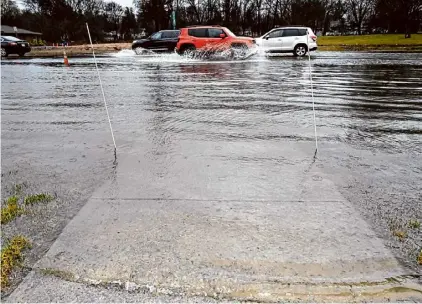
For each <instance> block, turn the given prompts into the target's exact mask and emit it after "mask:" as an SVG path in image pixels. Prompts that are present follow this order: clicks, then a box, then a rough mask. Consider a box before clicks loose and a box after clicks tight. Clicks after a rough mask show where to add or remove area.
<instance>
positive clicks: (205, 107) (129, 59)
mask: <svg viewBox="0 0 422 304" xmlns="http://www.w3.org/2000/svg"><path fill="white" fill-rule="evenodd" d="M98 61H99V68H100V71H101V77H102V81H103V85H104V91H105V96H106V99H107V101H108V103H109V110H110V116H111V119H112V123H113V126H114V128H115V132H116V140H117V144H118V145H126V144H129V145H136V143H135V142H136V141H139V140H143V138H145V137H148V136H163V137H169V138H171V137H174V136H179V137H184V138H190V139H192V140H197V139H201V140H202V139H207V140H215V141H219V140H224V141H225V140H233V141H235V140H236V139H240V138H241V139H248V140H255V141H262V142H263V143H264V142H265V141H273V140H298V141H312V140H313V131H314V129H313V116H312V99H311V90H310V82H309V67H308V61H307V59H296V58H292V57H290V56H288V57H287V56H286V57H282V58H265V57H253V58H251V59H250V60H247V61H237V62H236V61H213V62H206V61H194V60H193V61H189V60H186V59H183V58H180V57H178V56H177V55H174V54H172V55H157V56H148V57H140V56H134V55H133V53H132V52H131V51H123V52H121V53H119V54H116V55H114V56H110V57H100V58H98ZM70 63H71V67H70V68H66V67H64V66H63V65H62V60H61V59H31V60H5V61H3V62H2V111H3V114H2V121H3V122H2V124H3V125H2V126H3V130H4V131H6V132H8V131H12V130H17V129H22V128H27V129H28V130H30V131H31V132H42V131H45V132H47V131H49V130H56V131H57V130H58V129H63V130H64V131H66V132H68V131H69V130H87V131H94V130H97V131H103V130H104V129H107V127H108V126H107V124H105V123H104V122H105V120H106V116H105V111H104V108H103V101H102V97H101V93H100V89H99V83H98V79H97V75H96V73H95V70H94V65H93V62H92V59H91V58H72V59H71V62H70ZM311 63H312V75H313V81H314V95H315V109H316V120H317V129H318V135H319V137H320V140H321V142H327V141H328V142H345V143H347V144H350V145H352V146H354V147H359V148H363V149H365V148H375V149H381V150H384V151H389V152H407V153H411V152H412V153H419V152H420V147H421V143H422V137H421V132H422V129H421V119H422V113H421V110H422V100H421V96H422V87H421V78H422V61H421V55H420V54H366V53H355V54H347V53H318V54H317V55H315V56H313V58H312V61H311ZM156 128H159V130H157V129H156ZM158 132H161V133H162V134H158ZM108 141H109V138H104V143H107V142H108Z"/></svg>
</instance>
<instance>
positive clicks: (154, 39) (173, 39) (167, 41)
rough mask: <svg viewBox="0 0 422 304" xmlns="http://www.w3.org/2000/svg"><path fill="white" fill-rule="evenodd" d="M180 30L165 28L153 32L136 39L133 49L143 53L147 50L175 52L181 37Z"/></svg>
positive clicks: (137, 52)
mask: <svg viewBox="0 0 422 304" xmlns="http://www.w3.org/2000/svg"><path fill="white" fill-rule="evenodd" d="M179 34H180V31H179V30H165V31H159V32H157V33H154V34H152V35H151V36H149V37H148V38H146V39H140V40H135V41H133V43H132V50H134V51H135V53H136V54H138V55H139V54H142V53H143V52H145V50H150V51H154V52H173V51H174V48H175V47H176V44H177V39H178V37H179Z"/></svg>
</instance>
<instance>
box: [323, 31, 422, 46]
mask: <svg viewBox="0 0 422 304" xmlns="http://www.w3.org/2000/svg"><path fill="white" fill-rule="evenodd" d="M318 45H320V46H341V45H350V46H358V45H368V46H370V45H373V46H375V45H378V46H396V45H399V46H400V45H402V46H406V45H407V46H410V45H422V34H412V38H408V39H405V38H404V34H379V35H361V36H358V35H355V36H323V37H318Z"/></svg>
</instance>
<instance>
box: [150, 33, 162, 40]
mask: <svg viewBox="0 0 422 304" xmlns="http://www.w3.org/2000/svg"><path fill="white" fill-rule="evenodd" d="M161 34H162V33H160V32H158V33H155V34H152V35H151V40H157V39H161Z"/></svg>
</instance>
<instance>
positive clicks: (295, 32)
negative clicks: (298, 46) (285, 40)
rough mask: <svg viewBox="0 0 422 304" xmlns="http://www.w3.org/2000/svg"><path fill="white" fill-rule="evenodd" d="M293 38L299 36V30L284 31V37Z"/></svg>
mask: <svg viewBox="0 0 422 304" xmlns="http://www.w3.org/2000/svg"><path fill="white" fill-rule="evenodd" d="M292 36H299V30H298V29H285V30H284V31H283V37H292Z"/></svg>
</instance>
